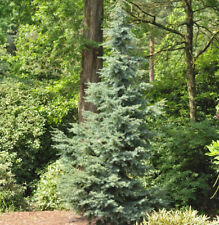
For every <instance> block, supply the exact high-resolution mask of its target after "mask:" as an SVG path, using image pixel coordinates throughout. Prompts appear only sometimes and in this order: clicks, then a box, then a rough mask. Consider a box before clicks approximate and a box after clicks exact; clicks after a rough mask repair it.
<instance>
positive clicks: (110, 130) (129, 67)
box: [56, 2, 150, 225]
mask: <svg viewBox="0 0 219 225" xmlns="http://www.w3.org/2000/svg"><path fill="white" fill-rule="evenodd" d="M106 34H107V36H108V38H109V39H108V41H107V42H106V44H105V45H106V46H107V47H108V48H109V49H110V56H107V57H106V58H105V61H106V65H107V66H106V67H105V68H104V69H103V70H102V71H101V80H102V81H101V82H99V83H92V84H90V85H89V88H88V90H87V95H88V97H87V101H89V102H92V103H93V104H94V105H96V107H97V110H98V113H93V112H85V113H84V118H85V122H84V123H82V124H79V125H78V124H75V125H74V126H73V128H72V129H71V132H73V133H74V135H75V136H74V137H73V138H72V139H71V138H68V137H66V136H64V135H62V136H61V137H60V136H56V139H59V142H60V144H59V145H58V148H60V149H62V152H63V157H64V158H65V159H67V161H68V168H73V169H72V170H71V172H70V173H69V175H67V176H66V177H65V179H64V182H62V190H64V195H65V197H66V199H68V200H69V202H70V204H71V205H72V206H73V207H74V208H75V209H76V210H78V211H79V212H82V213H83V214H84V215H86V216H88V217H89V218H90V219H92V218H97V219H98V223H99V224H104V225H106V224H113V225H117V224H118V225H126V224H133V223H134V222H135V221H139V220H140V219H141V218H142V215H143V213H144V212H145V210H148V209H149V202H148V201H147V196H146V192H145V190H144V188H143V187H142V185H141V183H140V182H139V180H138V177H140V176H143V175H144V174H145V172H146V171H145V170H146V169H145V166H144V165H145V164H144V162H145V160H146V159H148V157H149V154H148V144H147V143H148V138H149V135H150V132H149V131H148V129H147V127H146V124H145V116H146V111H147V107H146V104H147V102H146V100H145V99H144V100H143V98H142V97H143V91H144V90H145V87H146V86H147V85H146V84H144V83H140V82H139V80H140V79H141V74H140V73H139V72H138V70H137V66H138V64H139V59H138V58H135V57H133V56H131V55H130V52H132V49H133V46H132V43H133V42H135V39H134V36H133V34H132V33H131V32H130V26H129V25H128V24H127V20H126V14H125V12H124V10H123V9H122V6H121V3H120V2H119V3H117V4H116V6H115V7H114V9H113V11H112V22H111V24H110V25H109V28H108V29H107V31H106Z"/></svg>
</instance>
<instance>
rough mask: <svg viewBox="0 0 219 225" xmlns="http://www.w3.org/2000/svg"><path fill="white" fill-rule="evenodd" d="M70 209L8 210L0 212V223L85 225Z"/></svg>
mask: <svg viewBox="0 0 219 225" xmlns="http://www.w3.org/2000/svg"><path fill="white" fill-rule="evenodd" d="M87 224H88V221H87V219H86V218H85V217H82V216H78V215H76V214H75V213H74V212H72V211H33V212H9V213H3V214H0V225H87Z"/></svg>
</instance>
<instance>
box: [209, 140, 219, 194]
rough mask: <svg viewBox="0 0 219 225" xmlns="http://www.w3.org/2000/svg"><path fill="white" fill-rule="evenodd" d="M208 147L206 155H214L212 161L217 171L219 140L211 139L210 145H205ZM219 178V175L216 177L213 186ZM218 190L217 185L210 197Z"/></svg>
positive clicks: (218, 167) (218, 169)
mask: <svg viewBox="0 0 219 225" xmlns="http://www.w3.org/2000/svg"><path fill="white" fill-rule="evenodd" d="M207 147H208V149H209V151H210V152H209V153H206V155H209V156H212V157H214V163H215V164H216V165H217V172H219V141H218V140H217V141H213V142H212V144H211V145H209V146H207ZM218 180H219V175H218V177H217V179H216V182H215V184H214V187H215V186H216V185H217V183H218ZM218 190H219V185H218V186H217V189H216V191H215V193H214V194H213V196H212V198H213V197H214V196H215V195H216V193H217V192H218Z"/></svg>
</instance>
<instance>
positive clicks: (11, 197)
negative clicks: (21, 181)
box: [0, 151, 25, 212]
mask: <svg viewBox="0 0 219 225" xmlns="http://www.w3.org/2000/svg"><path fill="white" fill-rule="evenodd" d="M15 162H16V163H19V160H16V154H15V153H12V154H9V153H8V152H6V151H0V211H1V212H4V211H6V210H15V209H17V208H18V207H21V206H22V205H23V203H24V199H23V193H24V190H25V189H24V187H22V186H21V185H18V184H17V182H16V179H15V176H14V174H13V173H12V166H13V164H14V163H15Z"/></svg>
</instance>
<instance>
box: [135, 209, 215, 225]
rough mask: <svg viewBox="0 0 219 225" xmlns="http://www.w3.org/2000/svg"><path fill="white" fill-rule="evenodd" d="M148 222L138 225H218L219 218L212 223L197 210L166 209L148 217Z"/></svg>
mask: <svg viewBox="0 0 219 225" xmlns="http://www.w3.org/2000/svg"><path fill="white" fill-rule="evenodd" d="M147 216H148V217H147V218H148V220H147V221H146V220H145V221H144V222H143V223H140V224H139V223H137V224H136V225H217V224H219V217H218V218H217V219H216V220H214V221H210V220H209V218H208V217H207V216H205V215H198V212H197V211H195V210H192V209H191V208H190V209H187V210H171V211H167V210H165V209H163V210H160V211H158V212H153V213H151V214H148V215H147Z"/></svg>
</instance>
